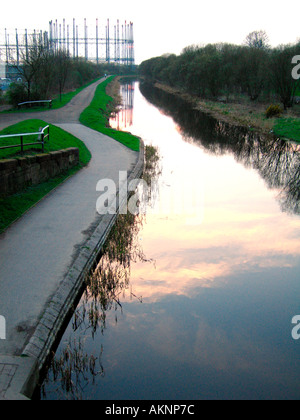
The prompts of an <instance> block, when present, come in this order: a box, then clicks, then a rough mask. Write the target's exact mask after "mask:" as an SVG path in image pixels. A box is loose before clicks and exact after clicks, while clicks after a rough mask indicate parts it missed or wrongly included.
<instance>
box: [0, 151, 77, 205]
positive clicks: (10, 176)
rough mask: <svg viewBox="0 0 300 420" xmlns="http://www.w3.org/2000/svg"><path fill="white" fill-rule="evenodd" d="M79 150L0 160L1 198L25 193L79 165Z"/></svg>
mask: <svg viewBox="0 0 300 420" xmlns="http://www.w3.org/2000/svg"><path fill="white" fill-rule="evenodd" d="M78 163H79V150H78V148H76V147H72V148H69V149H65V150H60V151H57V152H50V153H45V154H39V155H35V156H25V157H21V158H17V159H5V160H0V197H2V198H3V197H7V196H9V195H12V194H15V193H18V192H21V191H23V190H24V189H25V188H27V187H29V186H31V185H37V184H40V183H41V182H45V181H48V180H49V179H50V178H54V177H56V176H57V175H60V174H62V173H63V172H66V171H67V170H69V169H70V168H72V167H74V166H76V165H78Z"/></svg>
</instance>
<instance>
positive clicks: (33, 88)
mask: <svg viewBox="0 0 300 420" xmlns="http://www.w3.org/2000/svg"><path fill="white" fill-rule="evenodd" d="M21 63H22V64H21V65H20V66H19V67H16V71H17V74H18V78H19V82H17V83H13V84H12V85H11V86H10V88H9V90H8V93H7V97H8V101H9V103H11V104H12V105H14V106H16V105H17V104H18V103H20V102H25V101H35V100H42V99H50V98H51V99H52V98H53V96H56V95H59V96H60V99H61V96H62V93H63V92H64V91H70V90H74V89H76V88H80V87H82V86H84V85H85V84H87V83H89V82H91V81H92V80H94V79H96V78H99V77H102V76H104V74H112V73H113V74H124V73H126V74H127V73H128V67H126V66H121V65H120V66H115V65H113V64H108V63H103V64H96V63H93V62H90V61H86V60H85V59H83V58H76V59H73V58H72V57H71V56H70V54H69V53H68V52H67V51H66V50H65V49H52V48H49V45H47V44H46V45H45V44H44V41H43V40H42V39H41V38H40V37H39V36H32V38H31V39H30V42H29V45H28V48H27V49H26V51H22V52H21Z"/></svg>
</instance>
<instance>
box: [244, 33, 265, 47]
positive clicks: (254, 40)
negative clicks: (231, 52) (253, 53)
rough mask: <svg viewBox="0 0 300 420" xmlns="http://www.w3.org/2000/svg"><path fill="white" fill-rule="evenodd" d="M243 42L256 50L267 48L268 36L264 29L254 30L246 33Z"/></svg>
mask: <svg viewBox="0 0 300 420" xmlns="http://www.w3.org/2000/svg"><path fill="white" fill-rule="evenodd" d="M245 44H246V45H247V46H248V47H250V48H255V49H258V50H265V49H269V48H270V47H269V37H268V35H267V33H266V32H265V31H254V32H251V33H250V34H248V35H247V37H246V39H245Z"/></svg>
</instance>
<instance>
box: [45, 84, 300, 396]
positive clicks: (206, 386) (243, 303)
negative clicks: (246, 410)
mask: <svg viewBox="0 0 300 420" xmlns="http://www.w3.org/2000/svg"><path fill="white" fill-rule="evenodd" d="M134 101H135V106H134V111H133V125H132V126H131V127H130V128H127V129H128V130H130V131H132V132H133V133H134V134H137V135H140V136H141V137H142V138H143V139H144V140H145V142H146V144H149V143H152V144H154V145H157V146H159V149H160V154H161V156H162V159H163V161H162V163H163V165H162V169H163V171H162V176H161V177H160V181H159V182H160V194H159V198H158V199H157V200H156V203H155V208H154V210H155V209H156V212H155V211H154V210H153V209H152V211H151V212H150V214H149V215H148V216H147V221H146V223H145V224H144V226H143V229H142V230H141V232H140V240H141V244H142V247H143V250H144V252H145V255H146V256H147V258H152V259H154V260H155V262H156V264H155V265H153V264H151V263H147V264H145V263H136V264H133V265H132V269H131V286H132V290H133V292H134V294H135V295H137V296H142V297H143V303H139V302H138V301H137V300H135V299H129V298H126V297H124V299H122V301H123V311H122V313H118V322H117V323H116V321H115V313H114V311H111V312H110V313H108V321H107V329H106V330H105V332H104V335H103V336H102V335H101V334H100V332H99V333H98V334H97V335H96V336H95V339H94V340H95V341H93V339H92V338H91V337H89V336H87V337H86V348H87V349H88V350H89V351H90V352H91V353H94V354H95V353H96V354H97V351H99V348H100V347H101V345H103V348H104V353H103V356H102V364H103V366H104V369H105V377H104V378H98V379H97V380H96V386H94V387H92V386H90V385H89V386H88V387H87V389H86V391H85V392H86V393H87V397H91V398H98V399H113V400H118V399H202V398H206V399H207V398H214V399H219V398H225V399H231V398H297V399H298V398H299V397H300V389H299V378H300V363H299V362H300V360H299V352H300V347H299V346H300V342H296V341H293V340H292V338H291V330H292V325H291V320H292V317H293V316H294V315H296V314H298V313H299V312H300V305H299V296H300V286H299V273H300V259H299V254H300V241H299V237H300V218H299V217H298V216H295V215H288V214H286V213H283V212H282V211H281V210H280V205H279V202H278V200H277V199H276V197H277V195H278V193H279V190H275V189H274V190H270V189H267V187H266V184H265V181H264V180H262V178H261V177H260V176H259V174H258V173H257V171H255V170H253V169H249V168H245V167H244V166H243V165H242V164H241V163H237V162H236V160H235V159H234V157H233V156H231V155H230V154H225V155H223V156H215V155H211V154H208V153H207V152H205V150H204V149H202V148H200V147H197V146H195V145H192V144H189V143H186V142H184V141H182V137H181V134H180V132H181V130H180V129H178V127H177V126H176V124H174V122H173V120H172V119H171V118H170V117H166V116H164V115H163V113H162V112H160V111H159V110H158V109H156V108H154V107H153V106H150V105H149V104H148V103H147V102H146V101H145V100H144V99H143V98H142V96H141V94H140V92H139V91H138V89H136V90H135V97H134ZM182 180H183V181H182ZM185 189H186V190H187V191H190V193H191V194H192V195H196V196H198V197H199V196H200V197H201V199H200V200H198V201H197V200H196V202H197V205H196V207H194V208H193V209H192V210H193V211H189V209H186V208H185V210H184V212H182V213H183V214H178V212H177V213H176V212H173V213H172V212H171V214H170V213H168V212H167V211H166V212H161V211H157V209H160V210H161V208H164V209H168V208H169V206H170V202H172V200H173V201H174V200H175V201H176V199H177V200H181V192H182V191H183V190H185ZM197 206H198V207H197ZM179 208H180V207H179ZM177 209H178V207H177ZM179 213H180V212H179ZM195 213H197V214H198V215H199V214H200V215H201V217H200V219H198V220H196V221H195V220H194V219H191V217H193V216H195ZM193 220H194V223H193ZM69 332H70V327H69V328H68V331H67V333H66V337H68V334H69ZM97 349H98V350H97ZM50 389H51V388H49V392H50ZM50 396H51V395H50Z"/></svg>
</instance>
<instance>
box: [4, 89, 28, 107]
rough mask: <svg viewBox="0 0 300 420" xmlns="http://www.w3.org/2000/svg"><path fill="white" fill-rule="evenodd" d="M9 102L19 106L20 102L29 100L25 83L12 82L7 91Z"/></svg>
mask: <svg viewBox="0 0 300 420" xmlns="http://www.w3.org/2000/svg"><path fill="white" fill-rule="evenodd" d="M7 98H8V102H9V103H10V104H11V105H13V106H14V107H15V108H17V106H18V104H19V103H20V102H25V101H27V92H26V89H25V87H24V85H22V84H19V83H12V84H11V85H10V87H9V89H8V91H7Z"/></svg>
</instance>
